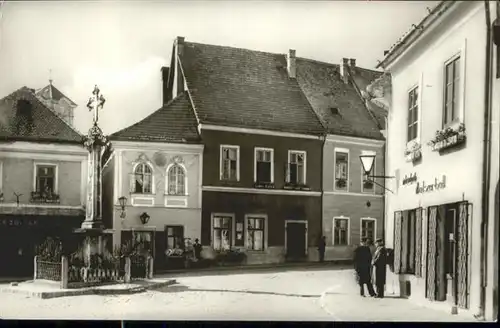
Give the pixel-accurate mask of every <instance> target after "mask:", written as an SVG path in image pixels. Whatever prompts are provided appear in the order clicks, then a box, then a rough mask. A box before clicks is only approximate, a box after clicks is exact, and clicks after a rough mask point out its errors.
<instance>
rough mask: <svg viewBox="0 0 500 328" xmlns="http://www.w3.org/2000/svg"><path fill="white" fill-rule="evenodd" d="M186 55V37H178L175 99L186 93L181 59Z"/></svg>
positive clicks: (176, 45)
mask: <svg viewBox="0 0 500 328" xmlns="http://www.w3.org/2000/svg"><path fill="white" fill-rule="evenodd" d="M183 54H184V37H183V36H178V37H177V38H176V39H175V56H176V58H175V76H176V81H175V83H174V85H175V88H174V97H177V96H178V95H180V94H181V93H183V92H184V76H183V75H182V69H181V63H180V62H179V58H182V55H183Z"/></svg>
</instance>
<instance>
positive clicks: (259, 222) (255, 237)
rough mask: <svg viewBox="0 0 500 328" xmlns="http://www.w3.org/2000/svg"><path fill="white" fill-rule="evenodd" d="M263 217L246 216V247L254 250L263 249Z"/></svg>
mask: <svg viewBox="0 0 500 328" xmlns="http://www.w3.org/2000/svg"><path fill="white" fill-rule="evenodd" d="M264 226H265V219H264V218H258V217H247V249H250V250H254V251H263V250H264V238H265V230H264V229H265V228H264Z"/></svg>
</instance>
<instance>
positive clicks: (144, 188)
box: [130, 163, 153, 194]
mask: <svg viewBox="0 0 500 328" xmlns="http://www.w3.org/2000/svg"><path fill="white" fill-rule="evenodd" d="M152 172H153V171H152V169H151V167H150V166H149V165H148V164H146V163H139V164H137V166H136V167H135V168H134V173H133V175H132V177H131V178H130V191H131V192H132V193H135V194H150V193H152V184H153V174H152Z"/></svg>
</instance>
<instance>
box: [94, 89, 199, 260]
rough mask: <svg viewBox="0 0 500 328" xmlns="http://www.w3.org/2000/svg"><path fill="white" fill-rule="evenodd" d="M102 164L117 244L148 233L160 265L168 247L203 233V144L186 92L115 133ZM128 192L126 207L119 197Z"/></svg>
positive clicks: (107, 214)
mask: <svg viewBox="0 0 500 328" xmlns="http://www.w3.org/2000/svg"><path fill="white" fill-rule="evenodd" d="M110 141H111V147H112V151H111V152H110V156H109V158H108V159H107V161H106V163H105V165H104V169H103V190H104V192H103V196H104V199H103V204H104V205H103V207H104V208H103V214H104V218H108V222H105V223H106V225H107V226H109V227H112V229H113V230H114V232H113V234H114V235H113V243H114V245H115V247H116V246H118V245H121V244H125V243H127V242H128V241H130V240H132V239H139V238H144V239H145V240H146V241H149V242H150V243H151V244H150V245H151V251H152V255H153V257H154V259H155V267H156V268H157V269H162V268H164V267H165V266H166V264H167V261H166V251H168V250H173V249H177V248H184V239H185V238H190V239H191V240H192V241H194V240H195V239H197V238H198V239H199V238H200V237H201V230H200V229H201V196H202V191H201V181H202V180H201V176H202V163H203V145H201V144H200V143H199V141H200V138H199V134H198V131H197V124H196V118H195V116H194V114H193V111H192V108H191V107H190V103H189V101H188V98H187V95H186V94H181V95H179V96H178V97H176V98H175V99H173V100H172V101H170V102H165V103H164V105H163V106H162V108H160V109H159V110H157V111H155V112H154V113H152V114H151V115H149V116H148V117H146V118H145V119H144V120H142V121H140V122H138V123H136V124H134V125H132V126H130V127H127V128H125V129H123V130H120V131H118V132H116V133H114V134H112V135H111V136H110ZM121 197H125V198H126V203H125V204H124V205H125V206H124V208H122V207H121V205H120V198H121Z"/></svg>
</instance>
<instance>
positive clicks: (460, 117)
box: [441, 39, 467, 129]
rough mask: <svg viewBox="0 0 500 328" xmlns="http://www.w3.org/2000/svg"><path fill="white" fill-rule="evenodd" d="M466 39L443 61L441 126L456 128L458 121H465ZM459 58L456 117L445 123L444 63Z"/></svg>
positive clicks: (446, 63)
mask: <svg viewBox="0 0 500 328" xmlns="http://www.w3.org/2000/svg"><path fill="white" fill-rule="evenodd" d="M466 53H467V40H466V39H464V41H463V44H462V47H461V49H460V50H459V51H458V52H457V53H455V54H454V55H453V56H451V57H450V58H449V59H447V60H446V61H445V62H444V63H443V70H442V78H443V80H442V86H443V91H442V95H441V96H442V104H441V127H442V128H443V129H444V128H447V127H451V128H457V127H458V126H459V125H460V123H464V122H465V110H464V108H465V96H466V95H465V91H466V90H465V87H466V79H467V77H466V62H467V56H466ZM458 58H460V66H459V70H460V81H459V83H458V90H459V92H460V94H459V95H458V105H457V119H456V120H455V121H452V122H448V123H445V122H444V112H445V106H446V103H445V102H446V97H445V95H446V65H448V64H449V63H451V62H452V61H454V60H456V59H458Z"/></svg>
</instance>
